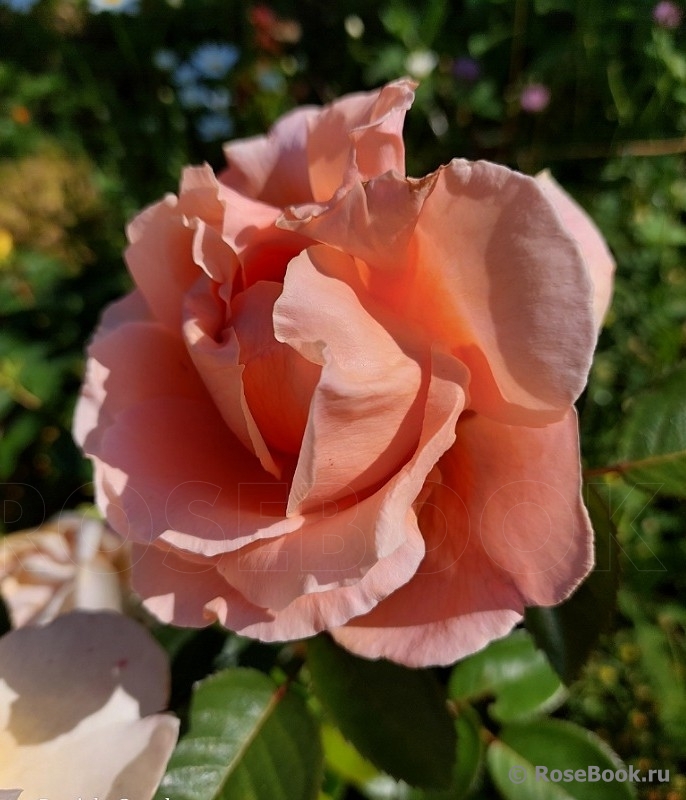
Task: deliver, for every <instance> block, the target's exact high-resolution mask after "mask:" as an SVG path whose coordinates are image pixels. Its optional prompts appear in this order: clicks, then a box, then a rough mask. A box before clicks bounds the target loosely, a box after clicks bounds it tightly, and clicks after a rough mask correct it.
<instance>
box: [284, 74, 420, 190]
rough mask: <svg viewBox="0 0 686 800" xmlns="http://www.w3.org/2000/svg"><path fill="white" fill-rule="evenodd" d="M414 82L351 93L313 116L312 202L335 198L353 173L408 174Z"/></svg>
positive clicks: (310, 141) (310, 144) (358, 176)
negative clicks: (407, 132) (406, 125)
mask: <svg viewBox="0 0 686 800" xmlns="http://www.w3.org/2000/svg"><path fill="white" fill-rule="evenodd" d="M415 85H416V84H414V83H413V82H412V81H408V80H399V81H395V82H393V83H389V84H387V85H386V86H384V87H382V88H381V89H378V90H376V91H373V92H364V93H363V92H360V93H359V94H349V95H346V96H345V97H343V98H341V99H340V100H337V101H335V102H334V103H331V104H330V105H328V106H325V107H324V108H323V109H322V111H321V113H320V114H319V115H318V116H317V117H315V118H314V119H312V120H310V122H309V125H310V136H309V138H308V140H307V164H308V168H309V173H310V185H311V187H312V199H313V200H315V201H316V202H323V201H326V200H330V199H331V198H332V197H333V196H334V194H335V193H336V192H337V191H338V190H339V188H341V187H343V186H347V185H349V183H350V181H351V179H352V178H353V177H354V178H355V179H356V180H360V181H367V180H370V179H371V178H375V177H376V176H377V175H382V174H383V173H384V172H388V171H389V170H395V171H396V172H399V173H401V174H404V173H405V145H404V142H403V137H402V129H403V122H404V121H405V114H406V113H407V111H408V109H409V108H410V106H411V105H412V101H413V100H414V87H415ZM301 202H304V201H301ZM284 205H286V204H284Z"/></svg>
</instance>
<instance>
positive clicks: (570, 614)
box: [525, 484, 619, 683]
mask: <svg viewBox="0 0 686 800" xmlns="http://www.w3.org/2000/svg"><path fill="white" fill-rule="evenodd" d="M601 488H602V485H601V484H599V485H597V486H594V485H588V486H586V505H587V507H588V511H589V514H590V517H591V522H592V523H593V529H594V530H595V567H594V569H593V572H591V574H590V575H589V577H588V578H586V580H585V581H584V582H583V583H582V584H581V586H580V587H579V588H578V589H577V590H576V591H575V592H574V594H573V595H572V596H571V597H570V598H568V599H567V600H565V602H564V603H562V604H560V605H558V606H553V607H551V608H527V610H526V616H525V622H526V627H527V628H528V629H529V631H531V633H532V634H533V636H534V639H535V641H536V644H537V645H538V646H539V647H540V648H541V649H542V650H544V651H545V653H546V654H547V656H548V658H549V659H550V662H551V664H552V665H553V666H554V667H555V669H556V671H557V673H558V674H559V675H560V677H561V678H562V680H563V681H564V682H565V683H571V682H572V681H573V680H575V679H576V678H577V676H578V675H579V672H580V671H581V668H582V667H583V665H584V664H585V663H586V660H587V659H588V656H589V655H590V653H591V651H592V650H593V648H594V647H595V645H596V643H597V641H598V637H599V636H600V634H601V633H603V632H604V631H605V630H607V629H608V628H609V626H610V623H611V621H612V617H613V614H614V610H615V607H616V602H617V587H618V583H619V562H618V557H617V538H616V534H617V532H616V530H615V527H614V524H613V522H612V520H611V518H610V511H609V509H608V507H607V504H606V502H605V501H604V500H603V499H602V497H601V496H600V494H599V491H600V489H601Z"/></svg>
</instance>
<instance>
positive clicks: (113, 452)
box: [98, 397, 302, 556]
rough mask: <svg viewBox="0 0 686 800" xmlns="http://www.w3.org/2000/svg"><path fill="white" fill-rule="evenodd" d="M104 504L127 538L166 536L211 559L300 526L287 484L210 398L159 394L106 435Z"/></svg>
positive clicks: (147, 539)
mask: <svg viewBox="0 0 686 800" xmlns="http://www.w3.org/2000/svg"><path fill="white" fill-rule="evenodd" d="M98 459H99V460H100V462H102V464H104V465H105V468H104V476H105V477H104V478H103V480H102V486H103V495H102V497H101V499H100V503H101V507H102V508H103V509H105V511H106V513H107V518H108V520H109V521H110V524H111V525H112V527H113V528H114V529H115V530H116V531H117V532H118V533H120V534H121V535H122V536H124V537H126V538H130V539H132V540H134V541H138V542H141V543H148V542H151V541H153V540H154V539H156V538H157V537H161V539H163V540H164V541H168V542H170V543H171V544H173V545H174V546H175V547H178V548H181V549H184V550H188V551H191V552H196V553H201V554H203V555H207V556H211V555H215V554H217V553H222V552H225V551H228V550H234V549H236V548H238V547H243V546H245V545H246V544H249V543H250V542H252V541H255V540H256V539H259V538H269V537H273V536H280V535H281V534H284V533H287V532H289V531H293V530H296V529H297V528H299V527H300V525H301V524H302V519H301V518H300V517H298V516H293V517H290V518H287V517H286V515H285V508H286V497H287V490H288V489H287V485H285V484H283V483H280V482H278V481H277V480H275V479H274V478H273V477H272V476H271V475H269V474H268V473H267V472H265V471H264V470H263V469H262V468H261V467H260V465H259V463H258V461H257V459H255V458H254V457H252V456H251V455H250V454H249V453H248V451H247V450H245V449H244V448H243V447H242V446H241V444H240V443H239V442H238V440H237V439H236V438H235V437H234V436H233V435H232V434H231V432H230V431H229V430H228V429H227V427H226V425H224V423H223V420H222V419H221V417H220V416H219V414H218V413H217V412H216V411H215V410H214V408H213V407H212V405H211V404H208V403H207V401H205V402H204V403H202V402H196V401H193V400H190V399H185V398H169V397H164V398H153V399H151V400H148V401H144V402H140V403H138V404H137V405H136V406H135V407H133V408H130V409H128V410H127V411H124V412H122V413H121V414H119V415H118V417H117V419H116V421H115V424H113V425H112V426H111V427H110V428H109V429H108V430H107V431H106V432H105V434H104V436H103V439H102V444H101V448H100V451H99V454H98Z"/></svg>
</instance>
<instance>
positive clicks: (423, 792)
mask: <svg viewBox="0 0 686 800" xmlns="http://www.w3.org/2000/svg"><path fill="white" fill-rule="evenodd" d="M455 730H456V732H457V758H456V761H455V767H454V769H453V776H452V779H451V781H450V786H449V787H448V788H447V789H416V788H414V787H412V786H410V785H409V784H408V783H405V781H397V780H396V779H395V778H392V777H391V776H390V775H386V774H385V773H383V772H379V771H378V770H377V769H376V768H375V767H374V766H372V764H370V763H369V761H366V760H365V759H364V758H362V756H361V755H360V754H359V753H358V752H357V750H355V748H354V747H353V746H352V745H351V744H350V743H349V742H347V741H346V740H345V739H344V738H343V736H342V735H341V733H340V732H339V731H338V730H336V729H335V728H331V727H330V726H324V730H323V739H324V751H325V754H326V761H327V765H328V766H330V767H331V768H332V769H333V770H334V772H336V774H337V775H340V776H341V777H343V778H344V779H345V780H347V781H348V783H351V784H352V785H353V786H355V788H356V789H357V790H358V791H359V792H360V794H363V795H364V796H365V797H367V798H368V800H462V798H467V797H468V796H469V795H470V793H471V792H472V790H473V789H474V788H475V786H476V784H477V782H478V780H479V778H480V776H481V773H482V772H483V767H484V762H485V752H486V749H485V746H484V741H483V739H482V737H481V730H482V728H481V718H480V717H479V715H478V714H477V713H476V711H475V710H474V709H473V708H471V706H468V705H464V706H463V707H461V709H460V713H459V716H458V718H457V719H456V720H455Z"/></svg>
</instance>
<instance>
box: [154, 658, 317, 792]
mask: <svg viewBox="0 0 686 800" xmlns="http://www.w3.org/2000/svg"><path fill="white" fill-rule="evenodd" d="M321 771H322V753H321V744H320V740H319V731H318V729H317V726H316V724H315V722H314V720H313V719H312V717H311V715H310V713H309V711H308V710H307V708H306V706H305V703H304V701H303V700H302V698H301V697H299V695H298V694H297V693H296V692H295V691H294V689H293V688H290V687H288V686H286V685H284V686H281V687H277V686H276V684H275V683H274V682H273V681H272V680H271V679H270V678H268V677H267V676H266V675H263V674H262V673H261V672H258V671H257V670H249V669H231V670H226V671H224V672H220V673H217V674H216V675H213V676H211V677H210V678H208V679H207V680H205V681H203V682H202V683H200V684H199V685H198V687H197V688H196V690H195V692H194V695H193V701H192V705H191V715H190V726H189V730H188V732H187V733H186V735H185V736H184V737H183V738H182V739H181V741H180V742H179V744H178V745H177V747H176V750H175V751H174V754H173V755H172V758H171V761H170V762H169V766H168V768H167V774H166V775H165V777H164V778H163V780H162V784H161V786H160V788H159V790H158V792H157V795H156V800H163V798H165V797H172V798H174V800H314V798H316V797H317V794H318V792H319V786H320V780H321Z"/></svg>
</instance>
